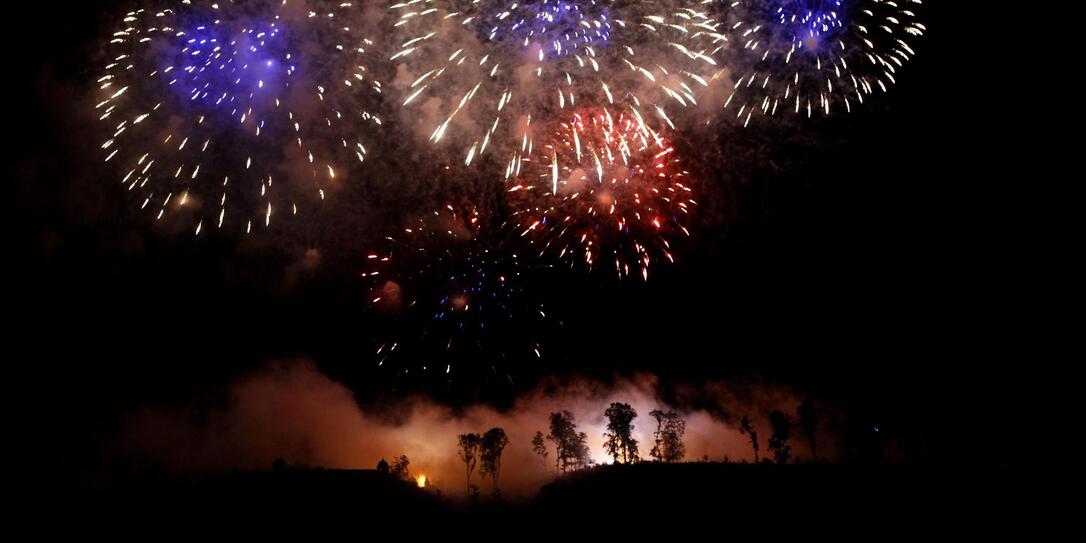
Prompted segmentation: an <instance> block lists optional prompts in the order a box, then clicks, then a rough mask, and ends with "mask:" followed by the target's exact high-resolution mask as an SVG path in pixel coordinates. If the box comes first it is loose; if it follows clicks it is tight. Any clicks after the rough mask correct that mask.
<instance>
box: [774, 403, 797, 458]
mask: <svg viewBox="0 0 1086 543" xmlns="http://www.w3.org/2000/svg"><path fill="white" fill-rule="evenodd" d="M769 426H770V427H771V428H773V434H772V435H771V436H769V449H770V450H772V451H773V458H774V459H775V460H776V461H777V463H778V464H784V463H785V462H788V459H789V458H791V457H792V446H791V445H789V444H788V440H789V439H790V438H791V437H792V419H790V418H788V415H786V414H784V412H783V411H779V410H776V409H774V410H773V412H771V413H770V414H769Z"/></svg>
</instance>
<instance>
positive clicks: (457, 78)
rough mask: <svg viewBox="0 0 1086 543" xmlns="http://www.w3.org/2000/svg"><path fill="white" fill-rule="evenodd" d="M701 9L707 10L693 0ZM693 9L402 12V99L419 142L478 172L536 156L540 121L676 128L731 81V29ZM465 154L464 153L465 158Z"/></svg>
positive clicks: (398, 58) (600, 4) (487, 4)
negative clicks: (724, 78)
mask: <svg viewBox="0 0 1086 543" xmlns="http://www.w3.org/2000/svg"><path fill="white" fill-rule="evenodd" d="M690 4H691V6H694V7H697V6H698V5H697V4H695V3H693V2H690ZM694 7H686V6H685V3H684V2H681V1H676V2H673V3H669V2H664V3H662V4H661V3H647V2H646V3H623V4H622V5H621V6H619V4H618V3H614V2H611V1H610V0H581V1H568V0H538V1H535V2H527V3H518V2H495V1H487V0H480V1H476V2H467V1H463V2H457V1H454V0H410V1H408V2H403V3H399V4H395V5H393V6H392V8H391V9H392V13H393V16H394V17H393V18H394V20H395V28H396V32H395V36H396V37H397V40H398V44H399V49H398V50H397V51H396V52H395V53H394V54H393V55H391V59H392V60H393V61H394V62H396V63H397V66H398V68H397V69H398V77H397V83H398V92H400V93H402V98H400V102H401V105H402V106H403V107H404V108H407V111H409V112H410V113H409V115H410V117H411V119H412V123H414V124H416V127H417V130H418V132H419V135H421V136H424V137H426V138H428V139H429V141H430V142H431V143H434V144H441V143H446V144H448V145H449V146H451V147H452V148H453V152H454V153H455V154H458V155H459V156H461V157H463V162H464V163H465V164H468V165H470V164H471V163H472V162H473V161H477V160H478V159H479V158H480V157H481V156H483V155H484V154H485V153H487V152H488V150H493V149H495V148H497V149H498V151H497V153H498V154H499V155H500V156H501V157H502V158H500V159H499V160H500V161H501V162H505V161H506V160H507V158H508V159H512V158H510V157H513V158H515V157H516V156H524V155H530V154H531V150H532V148H533V146H534V144H533V137H534V136H533V128H532V125H533V123H534V124H538V123H539V122H540V121H542V120H545V119H550V118H553V117H554V116H555V115H561V114H564V113H567V112H568V111H570V110H572V109H575V108H579V107H585V106H592V105H594V106H608V107H621V108H624V109H628V110H630V111H631V112H632V114H633V115H635V116H639V117H641V122H642V123H649V124H659V125H665V124H666V125H673V121H672V117H673V116H674V113H672V111H673V110H674V109H677V108H684V107H690V106H694V105H696V104H697V100H698V96H699V94H700V93H701V92H702V91H703V90H704V89H705V88H707V87H708V86H709V85H710V84H711V83H712V82H713V81H714V79H715V78H716V77H717V75H718V74H719V73H720V68H718V67H717V63H716V60H715V59H714V58H713V56H712V55H713V54H714V53H715V52H716V51H718V50H719V49H720V48H721V47H722V45H723V44H724V42H725V36H724V34H723V33H722V32H721V24H720V23H718V22H715V21H713V20H711V19H709V17H708V16H707V15H706V14H705V13H703V12H701V11H698V10H697V9H694ZM460 153H462V154H460Z"/></svg>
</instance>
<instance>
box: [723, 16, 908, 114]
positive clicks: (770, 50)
mask: <svg viewBox="0 0 1086 543" xmlns="http://www.w3.org/2000/svg"><path fill="white" fill-rule="evenodd" d="M921 2H922V0H726V1H725V2H724V3H723V4H724V5H725V7H724V12H725V15H724V16H723V17H722V19H723V20H725V21H727V27H726V28H727V30H728V32H729V37H730V40H731V42H732V46H733V47H732V49H731V54H730V55H729V56H728V62H729V64H730V65H731V66H732V67H733V70H734V71H733V73H734V75H733V78H734V88H733V89H732V92H731V93H730V95H729V97H728V98H727V100H726V101H725V103H724V108H725V109H729V108H731V109H733V110H735V111H736V118H737V119H739V120H741V121H742V122H743V124H744V125H747V124H748V123H749V122H750V119H751V117H752V116H753V115H756V114H757V115H767V116H768V115H775V114H776V113H777V112H778V111H782V112H783V111H790V112H792V113H796V114H801V115H804V116H806V117H811V116H813V115H814V114H816V113H821V114H824V115H829V114H830V113H831V112H832V111H834V110H844V111H846V112H848V111H852V109H853V108H854V107H856V106H857V105H859V104H863V102H864V99H865V97H867V96H870V95H872V94H874V93H875V92H879V91H882V92H886V90H887V87H888V86H889V85H892V84H894V83H895V82H896V81H897V75H898V71H899V70H900V69H901V68H902V67H904V66H905V63H907V62H908V61H909V60H910V59H911V58H912V57H913V56H914V55H915V50H914V49H913V46H912V45H911V41H912V40H913V39H914V38H916V37H919V36H923V35H924V33H925V31H926V28H925V26H924V25H923V24H922V23H921V22H919V20H918V18H917V12H916V10H917V9H919V8H920V7H921Z"/></svg>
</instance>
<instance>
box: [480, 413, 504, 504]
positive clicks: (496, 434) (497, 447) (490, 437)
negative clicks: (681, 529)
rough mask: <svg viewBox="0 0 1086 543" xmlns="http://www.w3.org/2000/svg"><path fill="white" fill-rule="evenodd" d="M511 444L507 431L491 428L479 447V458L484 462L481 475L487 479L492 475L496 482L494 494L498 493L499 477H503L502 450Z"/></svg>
mask: <svg viewBox="0 0 1086 543" xmlns="http://www.w3.org/2000/svg"><path fill="white" fill-rule="evenodd" d="M508 444H509V437H508V436H506V435H505V430H502V429H501V428H491V429H490V430H487V432H486V433H485V434H483V439H482V442H481V443H480V446H479V453H480V454H479V456H480V459H481V461H482V467H481V468H480V469H479V473H480V474H481V475H482V476H483V477H486V476H487V475H490V478H491V480H492V481H493V482H494V493H495V494H497V493H498V492H499V491H498V488H499V487H498V477H499V476H501V471H502V450H504V449H505V446H506V445H508Z"/></svg>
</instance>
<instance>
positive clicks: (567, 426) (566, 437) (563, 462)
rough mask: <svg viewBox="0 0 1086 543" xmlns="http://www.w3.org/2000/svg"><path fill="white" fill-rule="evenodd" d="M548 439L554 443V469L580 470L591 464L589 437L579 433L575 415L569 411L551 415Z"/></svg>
mask: <svg viewBox="0 0 1086 543" xmlns="http://www.w3.org/2000/svg"><path fill="white" fill-rule="evenodd" d="M547 439H548V440H549V441H551V442H552V443H554V449H555V455H554V456H555V458H554V467H555V470H557V471H558V472H566V471H572V470H575V469H579V468H582V467H584V466H586V465H588V463H589V462H590V460H589V457H588V445H587V441H588V435H587V434H585V433H584V432H580V433H578V432H577V423H576V422H574V420H573V413H570V412H569V411H560V412H556V413H551V424H550V434H548V435H547Z"/></svg>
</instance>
